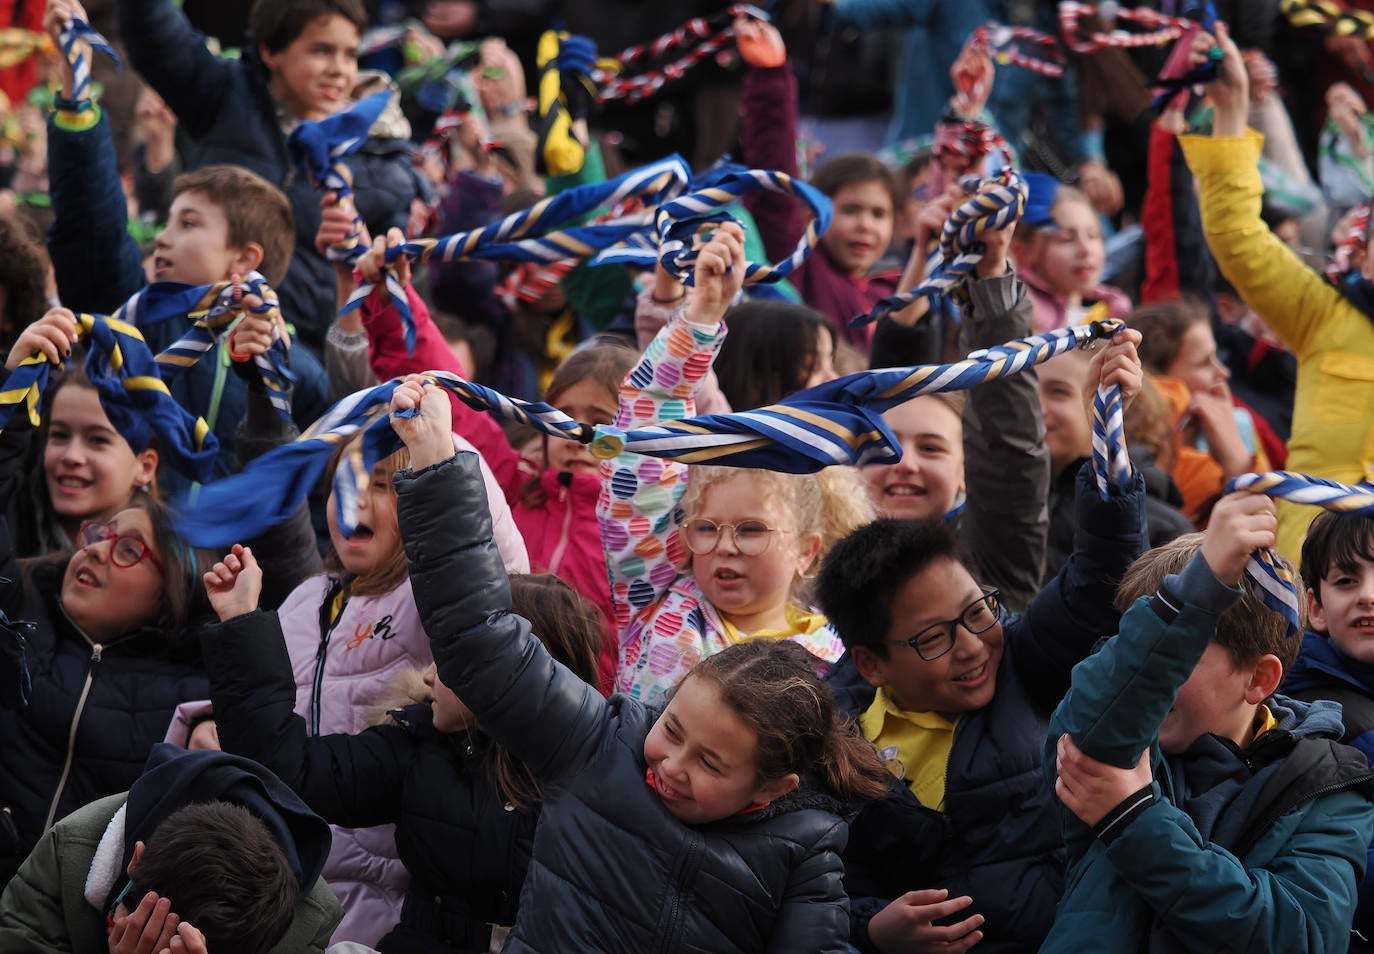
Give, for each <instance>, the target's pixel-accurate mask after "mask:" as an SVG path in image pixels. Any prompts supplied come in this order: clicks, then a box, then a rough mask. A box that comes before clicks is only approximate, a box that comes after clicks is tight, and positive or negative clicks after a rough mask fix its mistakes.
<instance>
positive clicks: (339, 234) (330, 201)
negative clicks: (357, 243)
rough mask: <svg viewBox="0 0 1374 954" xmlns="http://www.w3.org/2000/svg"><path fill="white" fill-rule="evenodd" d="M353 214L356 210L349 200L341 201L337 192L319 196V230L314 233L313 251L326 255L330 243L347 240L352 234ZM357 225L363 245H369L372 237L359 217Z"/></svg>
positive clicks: (335, 243)
mask: <svg viewBox="0 0 1374 954" xmlns="http://www.w3.org/2000/svg"><path fill="white" fill-rule="evenodd" d="M355 215H357V210H356V209H354V208H353V203H352V202H351V201H349V202H342V203H341V202H340V201H339V194H338V193H337V192H326V193H325V194H324V195H323V196H322V197H321V198H320V230H319V231H318V232H316V233H315V251H317V252H319V253H320V254H321V255H327V254H328V253H329V247H330V246H331V245H337V244H338V243H340V242H344V241H347V240H348V237H349V236H350V235H352V234H353V227H354V216H355ZM357 227H358V229H359V232H360V234H361V236H362V238H361V241H362V243H363V245H371V244H372V238H371V236H369V235H368V234H367V226H366V225H365V224H364V223H363V221H362V220H361V219H358V221H357Z"/></svg>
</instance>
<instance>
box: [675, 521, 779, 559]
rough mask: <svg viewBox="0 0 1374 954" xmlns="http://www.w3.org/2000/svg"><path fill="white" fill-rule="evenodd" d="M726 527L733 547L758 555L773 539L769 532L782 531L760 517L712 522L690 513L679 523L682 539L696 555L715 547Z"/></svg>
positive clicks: (745, 552) (747, 553) (708, 551)
mask: <svg viewBox="0 0 1374 954" xmlns="http://www.w3.org/2000/svg"><path fill="white" fill-rule="evenodd" d="M726 530H729V531H730V539H732V540H733V541H734V543H735V549H737V550H739V552H740V553H743V554H744V555H745V556H758V555H759V554H760V553H763V552H764V551H765V550H767V549H768V545H769V544H770V543H772V542H773V534H775V533H781V532H784V531H782V530H781V528H779V527H770V526H769V525H768V524H766V523H764V522H763V521H762V520H741V521H740V522H739V523H716V522H715V521H714V520H707V519H706V518H705V517H693V518H692V519H691V520H687V521H685V522H684V523H683V524H682V543H683V545H684V546H685V547H687V549H688V550H691V551H692V552H693V553H695V554H697V555H698V556H701V555H704V554H707V553H710V552H712V551H713V550H715V548H716V545H717V544H718V543H720V538H721V534H722V533H724V532H725V531H726Z"/></svg>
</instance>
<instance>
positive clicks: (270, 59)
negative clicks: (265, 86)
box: [258, 43, 277, 74]
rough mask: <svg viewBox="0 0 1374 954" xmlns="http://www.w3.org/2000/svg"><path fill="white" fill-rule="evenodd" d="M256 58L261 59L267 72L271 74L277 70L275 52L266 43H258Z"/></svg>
mask: <svg viewBox="0 0 1374 954" xmlns="http://www.w3.org/2000/svg"><path fill="white" fill-rule="evenodd" d="M258 59H260V60H262V65H263V66H265V67H267V72H269V73H272V74H275V73H276V72H277V54H275V53H273V52H272V51H271V50H269V49H268V48H267V44H266V43H259V44H258Z"/></svg>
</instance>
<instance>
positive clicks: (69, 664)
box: [0, 520, 210, 886]
mask: <svg viewBox="0 0 1374 954" xmlns="http://www.w3.org/2000/svg"><path fill="white" fill-rule="evenodd" d="M65 570H66V563H65V562H63V563H49V564H43V565H39V566H38V567H36V568H34V570H33V572H32V575H31V577H30V579H28V580H24V579H23V577H21V575H20V570H19V566H18V564H17V563H16V561H15V559H14V555H13V548H12V547H11V545H10V537H9V528H8V526H7V525H5V523H4V521H2V520H0V577H3V578H4V581H3V582H0V609H3V610H4V612H5V614H6V616H8V617H9V619H11V620H29V621H32V622H33V623H34V624H35V625H34V627H33V629H32V630H31V631H29V632H28V633H27V634H26V638H24V639H23V640H22V641H21V638H20V634H19V633H18V632H17V631H16V629H15V628H14V627H13V626H0V746H3V748H0V753H3V757H0V814H3V817H0V886H2V885H4V884H6V883H8V882H9V879H10V878H11V877H12V876H13V875H14V872H15V869H16V868H17V867H18V866H19V863H20V862H21V861H23V859H24V858H25V857H26V856H27V855H28V853H29V851H30V850H31V849H32V848H33V846H34V845H35V844H36V843H37V841H38V839H39V837H40V836H41V835H42V834H43V832H44V830H45V828H46V826H47V825H48V824H51V823H52V822H55V821H58V820H59V819H61V818H63V817H65V816H66V815H68V814H69V813H71V812H73V811H75V810H76V809H78V808H80V807H81V806H83V805H85V804H86V803H87V802H91V801H94V800H95V799H97V798H103V797H105V796H106V795H113V794H115V793H116V792H122V791H125V790H127V789H128V788H129V786H130V785H132V784H133V782H134V780H135V779H136V778H138V776H139V773H141V772H142V771H143V764H144V763H145V762H146V761H147V760H148V752H149V751H150V750H151V749H152V747H153V745H154V744H155V743H157V742H161V741H162V738H163V736H164V734H165V733H166V731H167V725H168V723H170V722H171V719H172V712H173V710H174V709H175V708H176V707H177V704H178V703H181V702H187V701H190V700H192V699H204V698H205V696H206V694H207V693H208V692H209V691H210V690H209V684H208V683H207V682H206V680H205V677H204V675H203V674H202V672H203V670H202V667H201V663H200V652H199V648H198V645H197V643H196V640H195V638H194V636H190V635H181V636H177V635H173V634H169V633H165V632H163V631H161V630H159V629H156V628H154V627H144V628H142V629H137V630H134V631H133V632H130V633H127V634H125V635H123V636H121V637H119V638H118V639H116V640H111V641H110V642H109V643H106V644H103V645H100V644H96V643H94V642H92V641H91V639H90V637H88V636H87V635H86V634H85V633H83V632H82V631H81V630H80V629H78V628H77V627H76V625H75V624H74V623H72V622H71V620H70V619H68V618H67V615H66V614H65V613H64V612H63V611H62V607H61V604H60V602H59V596H60V594H61V589H62V575H63V573H64V572H65ZM21 685H22V689H27V692H26V693H24V692H22V690H21ZM22 695H26V696H27V704H25V703H24V701H23V699H22V698H21V696H22Z"/></svg>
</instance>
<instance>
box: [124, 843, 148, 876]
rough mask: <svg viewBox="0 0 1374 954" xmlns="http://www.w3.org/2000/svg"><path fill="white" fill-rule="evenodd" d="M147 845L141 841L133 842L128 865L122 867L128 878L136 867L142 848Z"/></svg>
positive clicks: (132, 874)
mask: <svg viewBox="0 0 1374 954" xmlns="http://www.w3.org/2000/svg"><path fill="white" fill-rule="evenodd" d="M147 847H148V846H147V845H145V844H144V843H143V842H141V841H136V842H134V854H133V857H132V858H130V859H129V867H127V868H125V869H124V873H125V874H127V875H128V876H129V877H130V878H132V877H133V876H134V868H136V867H138V860H139V859H140V858H142V857H143V849H144V848H147Z"/></svg>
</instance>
